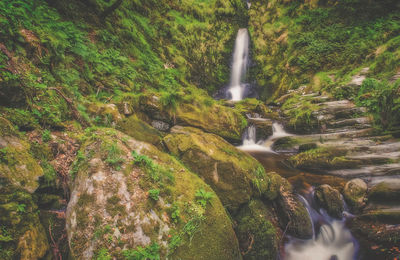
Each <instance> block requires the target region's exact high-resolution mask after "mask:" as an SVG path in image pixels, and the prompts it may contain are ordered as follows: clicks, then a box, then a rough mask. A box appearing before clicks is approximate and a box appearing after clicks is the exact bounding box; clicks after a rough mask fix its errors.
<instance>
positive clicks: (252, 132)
mask: <svg viewBox="0 0 400 260" xmlns="http://www.w3.org/2000/svg"><path fill="white" fill-rule="evenodd" d="M285 136H291V134H289V133H287V132H286V131H285V130H284V129H283V126H282V125H281V124H279V123H273V124H272V135H271V136H270V137H269V138H268V139H267V140H259V141H258V142H257V140H256V127H255V126H254V125H251V126H249V127H248V128H247V130H246V132H245V134H244V136H243V144H242V145H241V146H239V147H238V148H239V149H241V150H244V151H265V152H274V151H273V150H272V148H271V146H272V144H273V143H274V142H275V141H276V140H277V139H279V138H282V137H285Z"/></svg>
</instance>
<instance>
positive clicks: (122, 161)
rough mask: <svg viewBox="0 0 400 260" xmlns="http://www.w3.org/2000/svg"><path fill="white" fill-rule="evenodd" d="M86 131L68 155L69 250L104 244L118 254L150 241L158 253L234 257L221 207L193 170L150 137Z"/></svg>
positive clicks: (85, 255) (82, 252)
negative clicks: (73, 157) (71, 174)
mask: <svg viewBox="0 0 400 260" xmlns="http://www.w3.org/2000/svg"><path fill="white" fill-rule="evenodd" d="M93 131H94V132H92V133H88V135H89V137H88V138H87V141H86V142H85V143H84V144H83V145H82V147H81V150H80V151H81V152H80V153H81V154H82V155H81V156H80V158H81V159H79V160H78V161H77V162H76V163H75V165H77V166H78V171H77V173H76V176H75V179H74V181H73V183H72V185H71V191H72V193H71V199H70V202H69V204H68V207H67V213H66V214H67V224H66V226H67V233H68V240H69V244H70V247H71V253H72V256H73V257H75V258H78V259H92V258H93V257H96V256H97V255H98V254H99V253H100V251H104V250H106V252H108V253H109V254H110V255H111V256H112V257H116V258H118V259H120V258H123V255H124V254H134V252H135V250H139V248H138V247H142V248H149V247H151V246H152V245H153V246H154V245H156V246H157V250H156V252H155V254H157V255H160V256H161V258H162V259H164V258H167V256H168V257H169V258H171V259H241V255H240V252H239V247H238V242H237V238H236V235H235V233H234V231H233V228H232V223H231V221H230V219H229V217H228V216H227V213H226V211H225V209H224V207H223V206H222V204H221V202H220V200H219V198H218V197H217V196H216V195H215V193H214V192H213V190H212V189H211V188H210V187H209V186H208V185H207V184H205V183H204V182H203V181H202V180H201V179H200V178H199V177H198V176H196V175H195V174H193V173H191V172H190V171H188V170H187V169H186V168H185V167H183V166H182V165H181V164H180V163H179V162H178V161H177V160H176V159H174V158H173V157H171V156H170V155H168V154H166V153H163V152H161V151H159V150H158V149H157V148H156V147H155V146H153V145H151V144H149V143H145V142H140V141H137V140H135V139H133V138H132V137H130V136H128V135H125V134H123V133H121V132H119V131H116V130H114V129H97V130H93ZM91 136H94V137H93V138H92V137H91ZM133 151H134V152H133ZM150 191H157V192H156V194H157V196H154V195H153V196H151V194H150ZM199 193H200V195H199ZM199 196H200V197H199ZM204 196H206V198H207V199H205V198H204ZM155 243H156V244H155Z"/></svg>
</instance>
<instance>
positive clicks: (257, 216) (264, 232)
mask: <svg viewBox="0 0 400 260" xmlns="http://www.w3.org/2000/svg"><path fill="white" fill-rule="evenodd" d="M236 219H237V221H238V225H237V227H236V228H235V230H236V234H237V236H238V239H239V243H240V247H241V251H242V252H243V259H260V258H262V259H275V258H276V257H277V254H278V243H279V236H278V232H277V230H276V228H275V227H274V225H273V224H272V223H271V213H270V212H269V209H268V208H267V207H266V206H265V205H264V204H263V203H262V202H261V201H259V200H252V201H250V202H249V204H248V205H247V206H246V207H244V208H243V209H241V210H240V213H239V215H238V216H237V217H236Z"/></svg>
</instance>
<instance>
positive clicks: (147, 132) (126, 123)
mask: <svg viewBox="0 0 400 260" xmlns="http://www.w3.org/2000/svg"><path fill="white" fill-rule="evenodd" d="M117 129H119V130H120V131H122V132H123V133H125V134H127V135H129V136H131V137H133V138H135V139H136V140H138V141H143V142H147V143H151V144H153V145H155V146H157V147H162V145H161V144H162V134H161V133H160V132H159V131H158V130H157V129H155V128H154V127H152V126H150V125H149V124H147V123H146V122H144V121H142V120H140V119H139V118H137V117H136V116H135V115H132V116H130V117H127V118H124V119H123V120H121V121H119V122H118V124H117Z"/></svg>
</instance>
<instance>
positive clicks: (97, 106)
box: [85, 102, 122, 126]
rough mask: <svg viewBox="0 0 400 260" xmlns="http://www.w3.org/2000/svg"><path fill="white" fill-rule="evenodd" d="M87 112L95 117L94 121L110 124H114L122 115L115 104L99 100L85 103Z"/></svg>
mask: <svg viewBox="0 0 400 260" xmlns="http://www.w3.org/2000/svg"><path fill="white" fill-rule="evenodd" d="M85 106H86V109H87V112H88V113H89V114H90V115H91V117H92V118H93V119H95V121H96V123H100V124H101V125H105V126H111V125H113V126H114V125H116V123H118V122H119V121H120V120H122V116H121V114H120V113H119V110H118V107H117V106H116V105H115V104H103V103H99V102H91V103H86V104H85Z"/></svg>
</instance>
